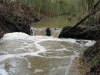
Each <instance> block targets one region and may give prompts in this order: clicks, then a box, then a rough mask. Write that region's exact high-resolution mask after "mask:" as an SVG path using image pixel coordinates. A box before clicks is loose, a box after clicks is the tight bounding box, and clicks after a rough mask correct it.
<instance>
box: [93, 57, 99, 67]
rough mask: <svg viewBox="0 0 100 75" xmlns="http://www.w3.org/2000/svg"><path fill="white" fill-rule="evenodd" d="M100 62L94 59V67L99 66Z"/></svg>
mask: <svg viewBox="0 0 100 75" xmlns="http://www.w3.org/2000/svg"><path fill="white" fill-rule="evenodd" d="M98 62H99V60H98V59H97V58H96V59H94V60H93V66H97V64H98Z"/></svg>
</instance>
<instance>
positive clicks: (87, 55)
mask: <svg viewBox="0 0 100 75" xmlns="http://www.w3.org/2000/svg"><path fill="white" fill-rule="evenodd" d="M69 28H71V27H64V28H63V29H62V31H61V33H60V35H59V37H60V38H76V39H89V40H96V41H97V42H96V43H95V44H94V45H93V46H91V47H89V48H88V49H87V50H86V51H84V53H83V55H82V57H81V58H80V60H79V66H78V67H79V70H80V74H81V75H100V30H97V31H93V32H90V33H89V34H85V35H83V36H76V35H73V33H76V34H77V33H80V32H82V31H84V30H85V29H86V28H80V27H78V28H75V29H74V30H71V31H70V32H67V33H64V34H63V32H64V31H66V30H68V29H69ZM91 33H92V34H91Z"/></svg>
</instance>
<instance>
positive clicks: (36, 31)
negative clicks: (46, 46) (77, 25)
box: [30, 27, 61, 37]
mask: <svg viewBox="0 0 100 75" xmlns="http://www.w3.org/2000/svg"><path fill="white" fill-rule="evenodd" d="M46 29H47V28H33V27H32V28H31V30H30V34H31V35H33V36H38V35H42V36H47V35H46V33H47V32H46ZM50 32H51V36H53V37H58V35H59V34H60V32H61V29H60V28H50Z"/></svg>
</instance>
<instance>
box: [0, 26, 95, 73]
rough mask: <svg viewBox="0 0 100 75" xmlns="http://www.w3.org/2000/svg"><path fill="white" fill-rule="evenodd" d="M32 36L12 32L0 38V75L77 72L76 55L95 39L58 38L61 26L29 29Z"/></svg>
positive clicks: (77, 56)
mask: <svg viewBox="0 0 100 75" xmlns="http://www.w3.org/2000/svg"><path fill="white" fill-rule="evenodd" d="M33 30H34V32H33V33H34V35H33V36H29V35H27V34H25V33H21V32H19V33H18V32H15V33H8V34H5V35H4V37H3V38H2V39H1V41H0V75H78V70H77V66H76V65H77V61H76V60H77V58H79V55H80V54H82V53H83V51H84V50H85V49H86V48H88V47H89V46H91V45H93V44H94V43H95V41H90V40H76V39H70V38H68V39H64V38H63V39H59V38H56V37H54V36H55V34H56V33H58V34H59V32H60V31H61V29H59V28H57V29H55V28H51V31H52V36H50V37H48V36H44V34H45V28H39V29H38V28H33Z"/></svg>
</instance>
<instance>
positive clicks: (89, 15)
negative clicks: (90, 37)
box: [62, 8, 100, 34]
mask: <svg viewBox="0 0 100 75" xmlns="http://www.w3.org/2000/svg"><path fill="white" fill-rule="evenodd" d="M99 10H100V8H99V9H97V10H95V11H94V12H92V13H90V14H88V15H87V16H86V17H84V18H83V19H82V20H81V21H79V22H78V23H76V24H75V25H74V26H73V27H71V28H69V29H68V30H65V31H64V32H63V33H62V34H65V33H66V32H68V31H70V30H72V29H74V28H76V27H77V26H78V25H80V24H81V23H82V22H84V21H85V20H86V19H87V18H89V17H91V16H92V15H94V14H95V13H97V12H98V11H99Z"/></svg>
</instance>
